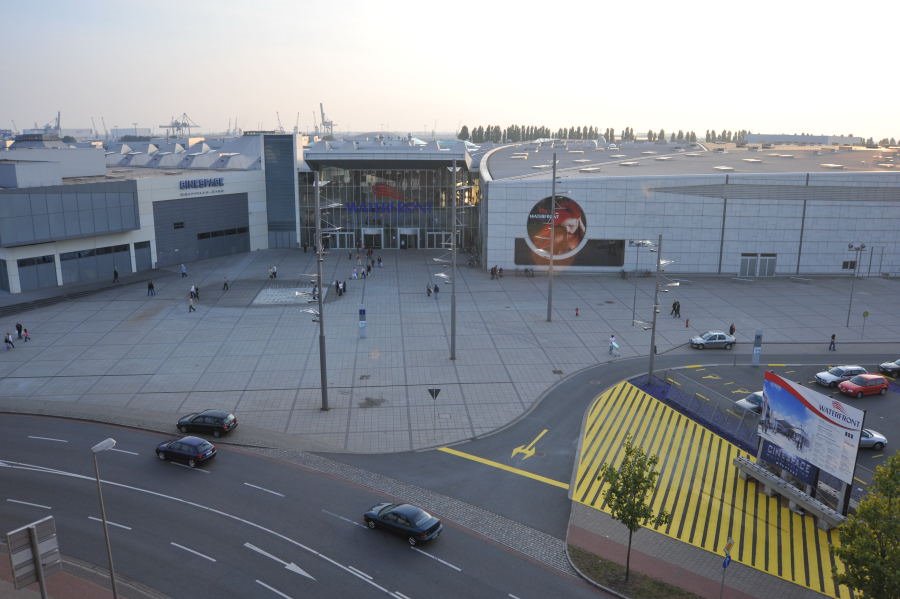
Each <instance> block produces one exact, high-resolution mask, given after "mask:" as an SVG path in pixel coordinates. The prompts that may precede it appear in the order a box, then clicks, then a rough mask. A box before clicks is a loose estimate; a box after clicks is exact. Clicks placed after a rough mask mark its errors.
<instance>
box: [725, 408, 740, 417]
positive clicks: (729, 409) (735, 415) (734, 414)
mask: <svg viewBox="0 0 900 599" xmlns="http://www.w3.org/2000/svg"><path fill="white" fill-rule="evenodd" d="M725 411H726V412H728V413H729V414H731V415H732V416H734V417H735V418H740V417H741V415H740V414H738V413H737V412H735V411H734V410H732V409H731V408H728V409H727V410H725Z"/></svg>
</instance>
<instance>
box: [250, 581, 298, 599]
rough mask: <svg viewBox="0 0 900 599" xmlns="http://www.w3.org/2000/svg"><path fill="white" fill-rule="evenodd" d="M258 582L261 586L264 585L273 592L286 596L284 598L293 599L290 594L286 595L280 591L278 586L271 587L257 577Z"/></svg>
mask: <svg viewBox="0 0 900 599" xmlns="http://www.w3.org/2000/svg"><path fill="white" fill-rule="evenodd" d="M256 584H258V585H260V586H263V587H265V588H267V589H269V590H270V591H272V592H273V593H275V594H276V595H278V596H279V597H284V599H292V597H291V596H290V595H285V594H284V593H282V592H281V591H279V590H278V589H276V588H274V587H270V586H269V585H267V584H266V583H264V582H263V581H261V580H260V579H258V578H257V579H256Z"/></svg>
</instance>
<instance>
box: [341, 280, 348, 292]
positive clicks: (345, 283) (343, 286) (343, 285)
mask: <svg viewBox="0 0 900 599" xmlns="http://www.w3.org/2000/svg"><path fill="white" fill-rule="evenodd" d="M345 293H347V281H341V295H344V294H345Z"/></svg>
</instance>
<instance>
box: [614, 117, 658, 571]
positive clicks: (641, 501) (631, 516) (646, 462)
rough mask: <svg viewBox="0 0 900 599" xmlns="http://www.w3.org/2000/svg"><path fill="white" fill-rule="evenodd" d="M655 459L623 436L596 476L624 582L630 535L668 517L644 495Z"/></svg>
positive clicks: (655, 474)
mask: <svg viewBox="0 0 900 599" xmlns="http://www.w3.org/2000/svg"><path fill="white" fill-rule="evenodd" d="M660 134H661V135H660V136H661V137H662V136H663V135H664V134H665V132H664V131H662V130H660ZM663 139H665V138H664V137H663ZM658 461H659V458H658V457H657V456H655V455H647V453H646V452H644V450H643V449H641V448H640V447H638V446H636V445H634V443H633V442H632V439H631V437H626V438H625V456H624V458H622V463H621V464H619V466H618V467H615V466H613V465H612V464H604V465H603V466H602V467H601V468H600V474H599V475H598V477H597V478H598V479H599V478H603V479H606V483H607V484H608V485H609V487H607V489H606V491H605V493H604V494H605V497H606V504H607V505H608V506H609V511H610V513H611V515H612V517H613V518H614V519H616V520H618V521H619V522H621V523H622V524H624V525H625V528H627V529H628V554H627V556H626V558H625V582H628V573H629V570H630V568H631V536H632V535H633V534H634V533H635V532H637V531H638V530H640V529H641V528H642V527H644V526H648V525H649V526H663V525H665V524H668V523H669V522H670V521H671V520H672V515H671V514H669V513H666V512H665V511H660V512H659V513H658V514H656V515H654V514H653V509H652V507H651V506H650V505H649V504H648V503H647V496H648V495H649V494H650V493H652V491H653V489H654V488H655V487H656V479H657V478H658V477H659V472H657V471H656V470H654V468H655V467H656V463H657V462H658Z"/></svg>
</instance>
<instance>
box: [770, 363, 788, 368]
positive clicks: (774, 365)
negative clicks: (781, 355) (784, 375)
mask: <svg viewBox="0 0 900 599" xmlns="http://www.w3.org/2000/svg"><path fill="white" fill-rule="evenodd" d="M766 366H772V367H778V368H784V367H785V366H787V364H766Z"/></svg>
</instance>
